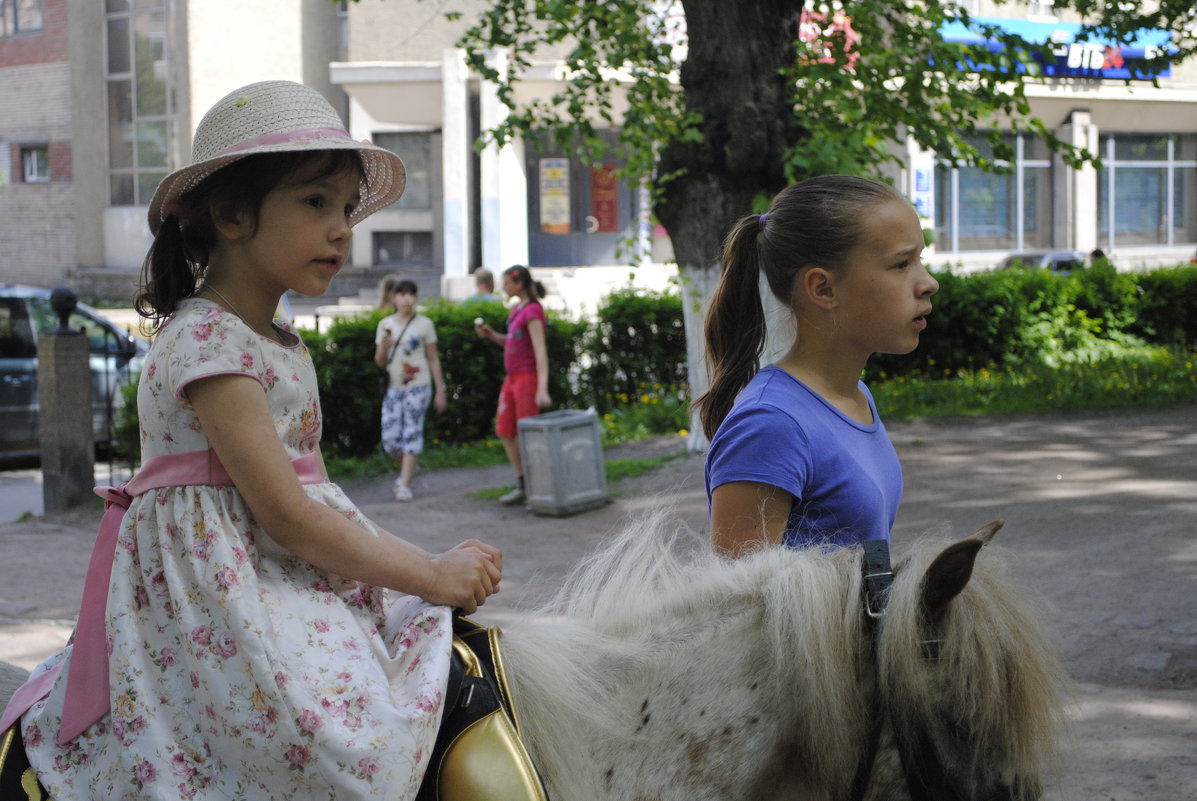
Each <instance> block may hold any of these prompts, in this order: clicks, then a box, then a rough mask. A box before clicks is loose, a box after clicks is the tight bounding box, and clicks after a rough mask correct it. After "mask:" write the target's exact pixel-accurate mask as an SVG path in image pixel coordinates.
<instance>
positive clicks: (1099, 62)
mask: <svg viewBox="0 0 1197 801" xmlns="http://www.w3.org/2000/svg"><path fill="white" fill-rule="evenodd" d="M970 22H971V25H969V26H966V25H965V24H964V23H963V22H960V21H956V22H952V23H949V24H947V25H945V26H944V27H943V28H942V30H941V32H942V34H943V38H944V41H948V42H959V43H961V44H971V45H984V46H985V47H986V48H987V49H988V50H989V52H991V53H999V52H1001V51H1002V50H1003V49H1004V48H1005V43H1004V42H1002V41H1001V40H1000V39H995V38H993V37H992V36H988V35H986V34H987V32H986V31H984V30H983V27H984V26H989V27H992V28H995V29H997V30H998V31H1001V32H1005V33H1012V34H1016V35H1017V36H1019V37H1021V38H1022V39H1023V40H1024V41H1026V42H1027V43H1029V44H1037V45H1044V46H1045V48H1044V49H1045V50H1046V53H1043V54H1040V55H1037V56H1036V61H1038V62H1039V64H1040V67H1041V69H1042V72H1043V75H1044V76H1046V77H1052V78H1110V79H1114V80H1151V79H1152V78H1167V77H1169V76H1170V75H1171V74H1172V70H1171V67H1170V66H1168V65H1167V64H1166V63H1165V64H1163V65H1156V66H1154V68H1149V67H1148V65H1147V62H1148V61H1149V60H1150V59H1152V58H1158V57H1159V56H1162V55H1167V54H1168V53H1169V52H1171V51H1172V50H1173V48H1172V36H1171V34H1170V33H1169V32H1168V31H1163V30H1144V31H1139V32H1138V33H1137V34H1136V35H1135V39H1134V41H1132V42H1129V43H1127V44H1120V43H1118V42H1115V41H1112V40H1103V39H1100V38H1097V37H1095V36H1093V35H1090V37H1089V38H1088V40H1087V41H1078V39H1079V37H1080V32H1081V25H1080V24H1079V23H1076V22H1055V21H1053V22H1039V21H1035V20H1021V19H1002V18H998V17H972V18H971V20H970ZM967 66H968V67H970V68H974V69H975V68H977V67H976V65H967Z"/></svg>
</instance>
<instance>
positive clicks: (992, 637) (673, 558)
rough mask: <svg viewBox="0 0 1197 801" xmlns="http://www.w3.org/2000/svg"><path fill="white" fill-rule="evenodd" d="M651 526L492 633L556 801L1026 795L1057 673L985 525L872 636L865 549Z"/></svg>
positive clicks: (1037, 790) (918, 582) (916, 584)
mask: <svg viewBox="0 0 1197 801" xmlns="http://www.w3.org/2000/svg"><path fill="white" fill-rule="evenodd" d="M667 519H668V518H667V512H666V511H661V512H658V513H657V514H655V515H654V516H652V517H651V518H649V519H647V520H645V521H643V522H641V523H640V524H638V525H634V526H631V527H629V528H628V529H626V530H625V531H624V532H623V533H622V534H621V535H619V536H618V537H616V538H615V539H613V540H612V541H611V542H610V543H609V544H608V545H607V546H606V547H605V548H604V549H603V550H602V551H601V552H599V553H597V554H596V555H594V556H592V557H591V558H589V559H588V560H586V561H585V562H583V563H582V564H581V565H579V567H578V568H576V569H575V571H574V573H573V575H572V576H571V577H570V578H569V579H568V580H567V582H566V584H565V587H564V589H563V590H562V591H561V592H560V594H559V595H558V597H557V598H556V600H555V601H554V603H553V604H551V605H550V607H548V608H547V609H546V610H542V611H541V612H540V613H539V614H538V615H537V617H536V618H535V619H532V618H529V619H527V620H522V621H518V622H515V623H511V624H510V625H508V626H507V627H506V629H505V631H504V635H503V639H502V643H503V649H504V657H505V660H506V663H507V667H508V672H509V676H508V678H509V680H510V682H511V684H512V689H513V695H514V698H515V702H516V705H517V713H518V717H519V719H520V723H521V724H522V729H523V735H524V739H525V742H526V745H527V747H528V750H529V752H530V754H531V756H532V759H533V761H534V762H535V763H536V765H537V767H538V768H539V770H540V772H541V775H542V778H543V779H544V782H545V786H546V789H547V791H548V795H549V797H550V798H551V799H552V800H553V801H599V800H600V799H601V800H602V801H683V800H684V801H716V800H718V801H740V800H742V801H769V800H770V799H800V800H801V801H824V800H826V801H840V800H841V799H843V800H845V801H848V800H849V799H851V800H852V801H865V800H866V799H867V801H882V800H883V799H894V800H895V801H898V800H899V799H900V800H901V801H908V799H909V800H911V801H924V799H926V800H927V801H1029V800H1030V799H1036V798H1039V796H1040V794H1041V775H1042V771H1043V770H1044V769H1045V767H1046V766H1048V765H1049V764H1050V760H1051V757H1052V755H1053V751H1054V746H1055V742H1056V735H1057V734H1058V732H1059V729H1060V724H1061V721H1062V709H1061V690H1062V688H1063V686H1064V685H1065V683H1066V678H1065V675H1064V672H1063V670H1062V668H1061V666H1060V663H1059V661H1058V660H1057V658H1056V656H1055V654H1054V652H1053V651H1052V649H1051V648H1050V647H1049V646H1048V643H1047V638H1046V637H1045V634H1044V632H1043V630H1042V628H1041V623H1040V621H1041V615H1040V613H1039V609H1038V608H1037V606H1036V604H1035V602H1034V601H1033V600H1032V596H1030V595H1029V594H1028V593H1027V592H1026V591H1025V590H1024V589H1022V588H1019V587H1017V586H1014V585H1013V584H1011V583H1009V582H1008V581H1007V580H1006V579H1005V578H1004V577H1003V570H1002V568H1003V559H1002V558H1001V557H1000V554H999V553H996V552H990V551H992V550H993V549H992V548H990V549H987V552H986V553H985V554H984V556H983V557H982V558H981V559H980V560H979V561H977V563H976V570H975V571H974V559H975V558H976V557H977V553H978V551H980V549H981V547H982V545H984V544H986V543H988V542H989V540H990V538H992V536H993V534H994V533H995V532H996V531H997V529H998V528H999V527H1000V525H1001V523H1000V522H997V521H995V522H994V523H991V524H989V525H988V526H986V527H984V528H982V529H981V530H979V531H978V532H977V533H976V534H974V535H973V537H971V538H969V539H966V540H962V541H960V542H958V543H955V544H951V545H946V547H945V544H944V543H938V544H937V543H934V542H932V541H930V540H923V541H920V542H917V543H915V544H913V545H912V546H911V547H910V548H909V549H908V550H909V553H908V554H907V556H906V557H905V558H904V559H903V560H901V562H900V563H899V564H898V565H897V566H896V568H895V571H894V572H895V576H894V582H893V585H892V587H891V588H890V591H889V594H888V605H887V606H886V608H885V612H884V615H883V617H881V618H880V619H879V621H877V622H876V624H874V623H872V622H870V618H869V617H868V616H867V615H866V614H865V611H864V605H863V601H862V590H861V587H862V578H861V573H862V571H861V561H862V555H861V551H860V550H858V549H840V550H836V551H829V552H827V551H818V550H789V549H785V548H770V549H762V550H759V551H757V552H755V553H753V554H751V555H749V556H747V557H745V558H743V559H741V560H738V561H735V562H731V561H727V560H724V559H721V558H719V557H718V556H715V555H713V554H712V553H711V552H710V548H709V547H708V546H706V545H705V543H704V542H702V541H700V540H699V539H698V537H697V535H694V534H692V533H690V532H684V531H681V530H678V529H674V528H671V527H670V526H669V525H668V523H667ZM546 614H548V615H551V617H550V618H549V619H547V620H546V619H545V615H546ZM481 617H482V622H485V616H484V615H483V616H481ZM6 667H11V666H6ZM3 674H4V671H3V670H0V676H3ZM0 680H2V679H0ZM0 697H3V698H6V697H7V693H4V695H0Z"/></svg>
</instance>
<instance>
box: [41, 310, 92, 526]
mask: <svg viewBox="0 0 1197 801" xmlns="http://www.w3.org/2000/svg"><path fill="white" fill-rule="evenodd" d="M75 303H76V298H75V293H74V292H72V291H71V290H69V289H66V288H64V287H59V288H58V289H55V290H54V292H53V293H52V294H51V296H50V305H51V306H53V307H54V310H55V311H56V312H58V316H59V327H58V328H57V329H55V330H53V331H47V332H46V333H44V334H42V335H41V336H40V337H39V338H38V341H37V387H38V409H39V412H38V414H39V420H38V436H39V440H40V446H41V461H42V498H43V502H44V505H45V511H46V513H47V514H49V513H51V512H61V511H63V510H65V509H69V508H71V507H74V506H79V505H82V504H84V503H86V502H88V501H89V500H90V499H91V498H92V497H93V496H92V488H93V487H94V486H95V442H94V437H93V433H92V413H91V368H90V364H89V355H88V350H89V347H88V346H89V343H88V339H87V335H86V334H84V333H83V332H82V331H72V330H71V329H70V327H69V325H68V324H67V320H68V318H69V316H70V313H71V312H72V311H73V310H74V308H75Z"/></svg>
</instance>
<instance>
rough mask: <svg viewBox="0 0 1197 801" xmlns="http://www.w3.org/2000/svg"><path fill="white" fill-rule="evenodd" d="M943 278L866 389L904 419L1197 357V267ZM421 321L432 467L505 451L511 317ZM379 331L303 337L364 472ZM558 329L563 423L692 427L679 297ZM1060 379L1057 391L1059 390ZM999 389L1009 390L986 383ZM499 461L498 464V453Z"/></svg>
mask: <svg viewBox="0 0 1197 801" xmlns="http://www.w3.org/2000/svg"><path fill="white" fill-rule="evenodd" d="M936 278H937V279H938V280H939V282H940V291H939V293H938V294H937V295H936V297H935V299H934V301H933V302H934V305H935V311H934V314H933V315H932V317H931V320H930V325H929V327H928V329H927V331H926V332H924V334H923V337H922V342H921V344H920V346H919V347H918V348H917V349H916V350H915V351H914V353H912V354H909V355H899V356H887V355H878V356H875V357H874V358H873V359H872V360H870V363H869V367H868V370H867V373H868V376H867V378H868V380H869V381H870V383H871V384H872V385H873V386H874V390H875V391H877V390H876V387H877V385H878V384H879V383H882V382H884V381H885V380H887V379H889V380H891V381H892V380H895V379H898V378H902V379H908V383H906V385H905V386H903V384H902V382H898V383H895V384H894V385H893V387H892V390H893V392H896V393H897V395H898V396H899V397H900V400H899V398H898V397H895V398H892V399H891V401H892V402H893V404H894V406H895V407H902V406H904V407H907V408H910V409H917V408H920V407H921V408H931V407H933V406H934V403H935V400H934V396H936V395H937V394H938V393H941V392H942V391H943V389H942V385H943V384H944V382H942V381H938V380H937V379H943V378H961V379H962V381H960V382H958V383H960V385H961V387H963V388H964V391H968V392H971V393H973V394H972V397H973V398H975V399H976V400H977V404H976V405H977V406H978V408H979V407H981V406H984V405H985V404H984V403H982V402H981V401H982V400H983V398H982V397H981V396H983V395H985V394H986V393H992V392H998V391H1000V392H1002V393H1010V392H1011V391H1012V387H1014V386H1018V385H1019V384H1018V380H1017V379H1016V377H1017V376H1020V375H1021V376H1035V379H1034V381H1033V382H1032V384H1033V388H1031V389H1029V390H1028V392H1029V394H1030V395H1031V396H1033V395H1035V394H1036V393H1046V395H1050V396H1051V398H1053V399H1056V400H1054V401H1053V402H1054V403H1061V402H1063V401H1062V400H1060V399H1062V398H1065V397H1066V396H1068V394H1069V393H1068V390H1067V387H1068V386H1069V385H1075V386H1086V390H1085V391H1090V389H1092V387H1090V386H1088V385H1083V384H1081V383H1079V382H1077V381H1076V380H1075V379H1074V378H1073V376H1075V375H1077V374H1078V373H1076V372H1075V370H1078V369H1079V370H1083V369H1084V368H1083V366H1084V365H1087V364H1097V363H1099V362H1100V363H1103V364H1107V365H1114V364H1118V365H1122V364H1126V365H1131V366H1130V367H1127V368H1125V369H1124V370H1122V374H1124V376H1125V377H1124V378H1120V379H1118V380H1115V379H1114V378H1110V379H1108V380H1106V381H1105V383H1103V385H1102V386H1103V388H1104V389H1105V390H1106V391H1107V392H1110V393H1112V395H1117V393H1118V392H1120V391H1123V390H1126V389H1129V388H1133V387H1135V386H1138V381H1137V377H1141V376H1144V375H1147V374H1148V373H1147V371H1146V370H1144V369H1143V367H1142V366H1143V365H1146V364H1148V363H1153V362H1155V361H1156V357H1155V356H1150V357H1149V356H1148V355H1144V354H1145V353H1146V354H1153V353H1157V352H1163V351H1160V350H1159V349H1161V348H1162V349H1165V350H1167V351H1168V352H1169V353H1173V354H1176V353H1180V354H1191V353H1192V347H1193V346H1194V344H1195V343H1197V267H1195V266H1190V265H1184V266H1179V267H1175V268H1164V269H1159V270H1154V271H1152V272H1147V273H1118V272H1116V271H1114V270H1113V269H1112V268H1109V267H1108V266H1097V267H1094V268H1091V269H1088V270H1084V271H1080V272H1077V273H1074V274H1072V275H1069V276H1063V275H1057V274H1053V273H1050V272H1047V271H1044V270H1028V271H1021V270H1003V271H1000V272H991V273H977V274H972V275H967V276H958V275H953V274H950V273H938V274H937V275H936ZM424 313H425V314H427V315H428V317H429V318H430V319H431V320H432V321H433V323H434V324H435V325H436V328H437V338H438V341H439V345H438V350H439V352H440V354H441V363H442V366H443V368H444V372H445V384H446V393H447V395H448V402H449V408H448V410H447V411H446V412H445V414H440V415H438V414H435V413H431V412H430V414H429V416H428V422H427V424H426V427H425V439H426V447H427V449H428V450H429V451H430V453H429V455H428V457H427V458H426V461H427V462H428V463H429V464H430V465H431V464H433V463H435V461H436V457H435V456H434V453H435V451H436V450H437V448H438V446H442V447H447V446H450V445H451V446H453V447H454V448H457V449H458V450H460V446H461V445H463V444H466V443H476V444H478V446H479V447H483V445H485V447H486V448H489V449H490V450H492V451H493V450H494V447H492V446H493V445H494V443H493V441H491V442H485V441H486V440H487V439H488V438H491V437H492V436H493V423H494V413H495V403H496V401H497V399H498V393H499V386H500V384H501V382H502V379H503V356H502V351H501V350H500V349H499V348H497V347H495V346H494V345H493V344H491V343H489V342H487V341H485V340H482V339H479V338H478V336H477V335H476V334H475V333H474V318H475V317H481V318H483V320H485V321H486V322H487V323H489V324H490V325H491V326H492V327H494V328H495V329H496V330H500V331H501V330H503V328H504V326H505V323H506V319H507V308H506V307H505V306H504V305H503V304H502V303H500V302H499V301H497V300H495V301H486V302H479V303H467V304H461V305H457V304H453V303H449V302H446V301H440V300H436V301H432V302H430V303H429V304H428V305H427V307H426V308H425V309H424ZM381 316H382V313H381V312H373V313H368V314H364V315H361V316H359V317H356V318H352V319H339V320H337V321H335V322H334V323H333V325H332V326H331V327H330V328H329V330H328V331H327V332H326V333H317V332H315V331H306V330H305V331H301V332H300V333H301V335H302V336H303V338H304V341H305V342H306V343H307V346H308V349H309V350H310V351H311V354H312V360H313V362H314V363H315V366H316V375H317V380H318V382H319V386H320V393H321V403H322V406H323V409H324V440H323V449H324V452H325V455H326V457H327V458H328V459H330V460H338V459H339V460H364V459H371V458H375V457H377V455H378V454H379V444H378V439H379V431H378V427H379V409H380V405H381V395H380V393H379V389H378V378H379V375H380V371H379V370H378V368H377V367H375V366H374V331H375V328H376V326H377V323H378V320H379V319H380V318H381ZM548 320H549V324H548V329H547V346H548V351H549V365H550V370H549V376H550V393H551V394H552V396H553V406H554V408H557V409H561V408H571V407H572V408H580V407H585V406H589V405H594V406H595V407H596V408H597V409H598V410H599V411H600V412H601V413H602V414H603V421H604V422H603V435H604V440H605V441H606V442H607V443H608V444H614V442H616V441H619V440H621V439H624V438H626V437H628V436H641V435H647V434H659V433H667V432H671V431H677V430H678V429H680V428H682V427H684V426H685V425H687V424H688V419H689V418H688V404H689V395H688V390H687V386H686V378H687V374H686V343H685V334H684V325H683V322H682V307H681V299H680V296H679V295H678V294H677V293H675V292H645V291H642V290H634V289H623V290H619V291H617V292H615V293H613V294H611V295H610V296H609V297H607V298H605V299H604V301H603V302H602V304H600V307H599V310H598V313H597V315H596V321H595V323H594V325H593V326H590V325H588V324H586V323H575V322H571V321H569V320H565V319H563V318H561V317H560V316H558V315H556V314H555V313H553V312H551V311H550V312H549V313H548ZM1161 358H1163V357H1161ZM1170 358H1171V357H1170ZM1180 358H1182V359H1183V363H1184V364H1186V365H1187V364H1190V362H1191V359H1190V357H1188V356H1187V355H1184V356H1182V357H1180ZM1111 369H1113V368H1111ZM1119 369H1122V368H1119ZM1169 369H1173V368H1169ZM1057 372H1058V376H1059V379H1058V381H1059V383H1055V382H1053V380H1052V379H1051V378H1050V376H1052V375H1053V374H1056V373H1057ZM1181 373H1182V380H1181V382H1180V384H1179V385H1178V386H1177V388H1176V392H1177V393H1179V395H1180V396H1184V393H1185V392H1186V391H1189V390H1191V388H1192V384H1193V375H1192V373H1191V371H1190V368H1188V367H1186V368H1185V369H1184V370H1183V371H1181ZM999 374H1000V376H1001V378H1000V380H998V379H994V380H990V379H989V376H991V375H992V376H998V375H999ZM1096 375H1097V374H1096V373H1095V374H1094V376H1096ZM978 376H979V377H980V378H978ZM1028 380H1030V379H1028ZM1155 380H1159V379H1158V378H1157V379H1155ZM1106 384H1109V385H1110V386H1109V387H1106V386H1105V385H1106ZM1144 391H1149V384H1148V389H1146V390H1144ZM125 400H126V403H125V404H124V406H123V408H122V413H121V416H120V420H119V421H118V440H119V450H120V454H119V455H120V456H122V457H124V458H128V459H130V460H131V461H136V454H137V448H138V443H137V431H138V428H137V416H136V402H135V398H134V395H133V393H132V391H130V393H128V394H126V396H125ZM470 447H473V446H470ZM454 453H457V452H456V451H454ZM457 455H460V454H457ZM490 455H491V456H493V457H494V458H495V459H498V458H499V454H498V451H495V453H493V454H490ZM454 458H456V457H454ZM463 458H474V456H472V455H467V457H463Z"/></svg>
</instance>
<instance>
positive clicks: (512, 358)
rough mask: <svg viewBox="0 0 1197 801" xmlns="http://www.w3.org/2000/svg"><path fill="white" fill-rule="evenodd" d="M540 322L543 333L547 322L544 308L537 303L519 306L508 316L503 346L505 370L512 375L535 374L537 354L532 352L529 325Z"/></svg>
mask: <svg viewBox="0 0 1197 801" xmlns="http://www.w3.org/2000/svg"><path fill="white" fill-rule="evenodd" d="M532 320H540V325H541V329H540V330H541V331H544V330H545V327H546V326H547V321H546V320H545V316H544V306H541V305H540V304H539V303H537V302H536V301H532V302H531V303H527V304H525V305H524V306H517V307H515V308H514V309H512V310H511V314H509V315H508V316H507V341H506V342H505V343H504V344H503V369H504V370H506V371H507V372H508V374H511V373H535V372H536V352H535V351H534V350H532V337H530V336H528V323H529V322H530V321H532Z"/></svg>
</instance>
